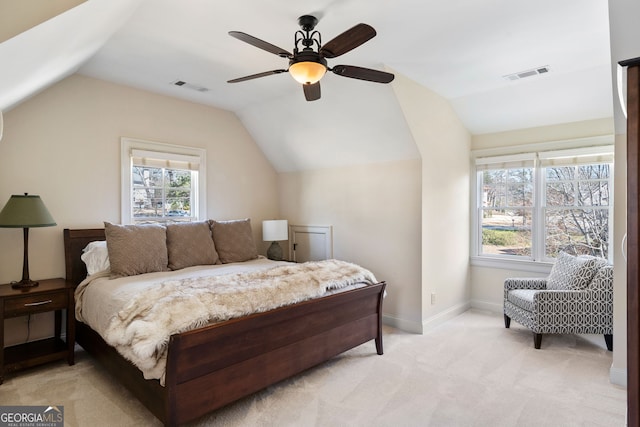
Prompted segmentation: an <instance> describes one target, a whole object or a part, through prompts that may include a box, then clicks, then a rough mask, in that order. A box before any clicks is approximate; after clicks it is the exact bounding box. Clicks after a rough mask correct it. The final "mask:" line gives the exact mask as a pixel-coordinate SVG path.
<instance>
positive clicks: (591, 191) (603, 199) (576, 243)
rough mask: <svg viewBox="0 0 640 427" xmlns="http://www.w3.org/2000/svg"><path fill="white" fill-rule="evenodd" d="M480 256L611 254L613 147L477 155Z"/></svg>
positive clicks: (534, 258) (519, 257)
mask: <svg viewBox="0 0 640 427" xmlns="http://www.w3.org/2000/svg"><path fill="white" fill-rule="evenodd" d="M476 172H477V186H476V196H477V197H476V198H477V200H476V207H477V209H476V213H475V215H474V217H475V221H474V223H475V226H474V230H475V239H474V240H475V242H476V243H477V244H476V245H475V255H476V256H478V257H484V258H495V259H503V260H508V259H511V260H521V261H523V260H524V261H543V262H544V261H551V260H553V258H555V257H556V256H557V254H558V252H560V251H565V252H568V253H571V254H576V255H583V254H588V255H594V256H599V257H602V258H605V259H609V256H610V254H609V252H610V250H609V249H610V244H609V234H610V230H611V224H610V220H611V218H612V214H611V210H612V208H613V203H612V194H613V188H612V185H613V147H612V146H604V147H589V148H584V149H571V150H560V151H558V150H556V151H541V152H537V153H527V154H518V155H510V156H500V157H484V158H482V157H479V158H476Z"/></svg>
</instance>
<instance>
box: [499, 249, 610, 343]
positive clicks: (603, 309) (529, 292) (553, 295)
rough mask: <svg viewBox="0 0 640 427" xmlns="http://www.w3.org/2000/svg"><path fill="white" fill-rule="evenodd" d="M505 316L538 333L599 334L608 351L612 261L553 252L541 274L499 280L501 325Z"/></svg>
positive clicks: (507, 322)
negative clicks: (552, 261)
mask: <svg viewBox="0 0 640 427" xmlns="http://www.w3.org/2000/svg"><path fill="white" fill-rule="evenodd" d="M511 319H513V320H515V321H516V322H518V323H520V324H521V325H523V326H526V327H527V328H529V329H531V330H532V331H533V344H534V347H535V348H537V349H539V348H540V345H541V343H542V334H603V335H604V340H605V343H606V345H607V349H608V350H609V351H612V350H613V266H611V265H609V264H607V262H606V261H605V260H604V259H602V258H596V257H591V256H584V255H582V256H579V257H574V256H572V255H568V254H566V253H564V252H560V253H559V254H558V258H557V259H556V263H555V264H554V266H553V268H552V269H551V273H550V274H549V276H548V277H547V278H524V279H520V278H512V279H506V280H505V281H504V326H505V328H508V327H509V326H510V324H511Z"/></svg>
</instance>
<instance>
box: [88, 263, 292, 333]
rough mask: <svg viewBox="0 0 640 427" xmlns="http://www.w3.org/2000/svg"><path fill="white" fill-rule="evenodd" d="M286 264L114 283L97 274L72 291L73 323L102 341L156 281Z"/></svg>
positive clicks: (205, 268) (213, 268)
mask: <svg viewBox="0 0 640 427" xmlns="http://www.w3.org/2000/svg"><path fill="white" fill-rule="evenodd" d="M287 264H288V263H287V262H285V261H271V260H269V259H267V258H264V257H260V258H257V259H254V260H251V261H245V262H236V263H231V264H219V265H199V266H195V267H188V268H183V269H182V270H176V271H163V272H158V273H147V274H140V275H138V276H128V277H120V278H117V279H109V273H108V272H107V273H104V272H103V273H98V274H95V275H93V276H91V277H89V278H88V279H87V280H85V281H83V282H82V283H81V284H80V285H79V286H78V288H77V290H76V319H78V320H79V321H81V322H82V323H85V324H87V325H89V326H91V329H93V330H94V331H96V332H98V333H99V334H100V335H102V336H103V337H104V334H105V332H106V330H107V328H108V327H109V324H110V323H111V320H112V319H113V317H114V316H116V314H117V313H118V312H119V311H120V310H122V309H123V308H124V306H125V305H126V304H127V303H128V302H129V301H131V299H132V298H133V297H134V296H135V295H137V294H138V293H140V292H143V291H144V290H145V289H148V288H150V287H152V286H154V285H155V284H157V283H158V281H159V280H161V281H166V280H179V279H186V278H189V277H206V276H218V275H222V274H235V273H247V272H251V271H259V270H266V269H268V268H272V267H275V266H278V265H287Z"/></svg>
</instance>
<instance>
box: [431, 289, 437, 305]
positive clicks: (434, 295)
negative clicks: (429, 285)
mask: <svg viewBox="0 0 640 427" xmlns="http://www.w3.org/2000/svg"><path fill="white" fill-rule="evenodd" d="M435 304H436V293H435V292H431V305H435Z"/></svg>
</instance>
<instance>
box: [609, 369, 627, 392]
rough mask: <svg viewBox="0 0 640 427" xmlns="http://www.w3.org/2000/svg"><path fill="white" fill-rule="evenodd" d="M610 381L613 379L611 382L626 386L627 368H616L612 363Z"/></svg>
mask: <svg viewBox="0 0 640 427" xmlns="http://www.w3.org/2000/svg"><path fill="white" fill-rule="evenodd" d="M609 381H611V384H615V385H619V386H621V387H626V386H627V370H626V369H622V368H614V367H613V365H611V368H610V369H609Z"/></svg>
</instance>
